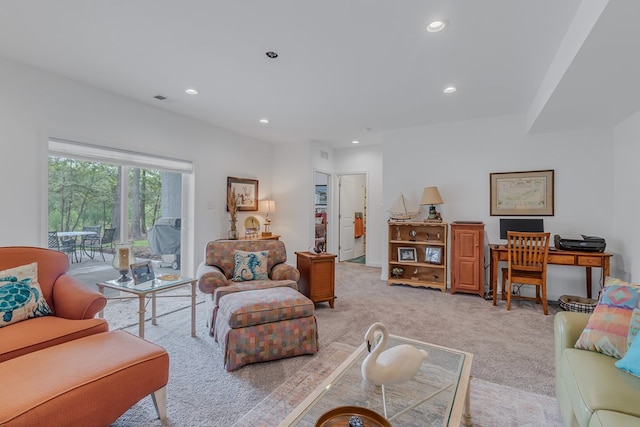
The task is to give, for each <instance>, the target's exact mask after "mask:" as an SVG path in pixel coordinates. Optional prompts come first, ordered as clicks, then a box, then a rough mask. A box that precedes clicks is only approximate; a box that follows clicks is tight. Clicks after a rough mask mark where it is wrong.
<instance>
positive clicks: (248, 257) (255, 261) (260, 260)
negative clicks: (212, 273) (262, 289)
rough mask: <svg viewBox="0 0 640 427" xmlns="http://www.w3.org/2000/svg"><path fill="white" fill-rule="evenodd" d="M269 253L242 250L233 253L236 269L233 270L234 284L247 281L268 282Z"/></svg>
mask: <svg viewBox="0 0 640 427" xmlns="http://www.w3.org/2000/svg"><path fill="white" fill-rule="evenodd" d="M268 257H269V251H259V252H247V251H241V250H238V249H236V250H234V251H233V259H234V261H235V267H234V269H233V278H232V279H231V280H233V281H234V282H244V281H247V280H267V279H268V278H269V275H268V274H267V261H268Z"/></svg>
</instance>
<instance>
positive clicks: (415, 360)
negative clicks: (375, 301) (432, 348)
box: [362, 322, 428, 386]
mask: <svg viewBox="0 0 640 427" xmlns="http://www.w3.org/2000/svg"><path fill="white" fill-rule="evenodd" d="M376 332H378V333H382V340H381V341H379V342H377V343H376V341H375V335H376ZM388 338H389V331H388V330H387V327H386V326H384V325H383V324H382V323H380V322H376V323H374V324H373V325H371V326H370V327H369V330H367V333H366V334H365V335H364V341H365V342H366V343H367V346H368V348H369V351H370V354H369V355H368V356H367V357H366V358H365V359H364V362H362V377H363V378H364V379H365V380H366V381H367V382H368V383H369V384H373V385H381V386H389V385H393V384H399V383H401V382H404V381H407V380H410V379H411V378H413V377H414V376H415V374H416V373H417V372H418V370H419V369H420V365H422V361H423V360H424V359H425V358H426V357H427V355H428V353H427V352H426V351H424V350H418V349H417V348H415V347H414V346H412V345H409V344H401V345H398V346H395V347H391V348H390V349H388V350H386V351H384V352H383V351H382V350H384V348H385V347H386V346H387V340H388ZM372 345H375V346H374V347H373V350H372V349H371V347H372Z"/></svg>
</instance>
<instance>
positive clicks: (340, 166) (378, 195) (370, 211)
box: [334, 145, 387, 267]
mask: <svg viewBox="0 0 640 427" xmlns="http://www.w3.org/2000/svg"><path fill="white" fill-rule="evenodd" d="M386 161H387V160H386V159H385V163H386ZM382 163H383V162H382V146H380V145H375V146H361V147H353V148H344V149H339V150H335V172H336V174H349V173H365V174H366V175H367V180H368V182H367V183H366V186H367V223H366V226H367V247H366V262H367V265H368V266H371V267H380V266H381V265H382V254H383V253H384V254H385V258H386V251H387V246H386V241H387V238H386V233H380V231H381V228H384V226H381V224H384V225H385V226H386V220H387V215H386V212H385V211H384V210H383V208H382V190H383V184H382V178H383V176H382V170H383V165H382ZM335 194H337V192H335ZM336 223H337V222H336ZM336 231H337V230H336ZM335 239H337V235H336V237H334V241H335Z"/></svg>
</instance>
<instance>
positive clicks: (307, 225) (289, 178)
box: [269, 142, 314, 265]
mask: <svg viewBox="0 0 640 427" xmlns="http://www.w3.org/2000/svg"><path fill="white" fill-rule="evenodd" d="M309 157H310V144H309V143H305V142H301V143H293V144H276V145H275V146H274V154H273V159H272V163H273V199H274V200H275V201H276V209H277V212H276V213H275V214H274V215H273V219H272V221H271V230H272V232H273V233H274V234H279V235H281V236H282V237H281V238H280V240H282V241H283V242H284V243H285V246H286V248H287V263H289V264H292V265H295V264H296V256H295V252H298V251H306V250H307V249H308V248H309V247H310V246H313V228H312V227H313V212H314V211H313V206H314V205H313V203H314V191H313V189H314V187H313V173H312V167H311V162H310V161H309ZM280 206H283V208H282V209H280ZM269 216H270V217H271V215H269Z"/></svg>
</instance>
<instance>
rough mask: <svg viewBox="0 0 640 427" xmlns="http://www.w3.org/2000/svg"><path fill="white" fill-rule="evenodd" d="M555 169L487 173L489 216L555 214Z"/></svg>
mask: <svg viewBox="0 0 640 427" xmlns="http://www.w3.org/2000/svg"><path fill="white" fill-rule="evenodd" d="M553 175H554V170H553V169H548V170H537V171H526V172H497V173H491V174H489V179H490V184H491V185H490V188H491V191H490V193H491V196H490V212H489V213H490V215H491V216H519V215H527V216H529V215H538V216H553V215H554V191H553V188H554V182H553V181H554V177H553Z"/></svg>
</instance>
